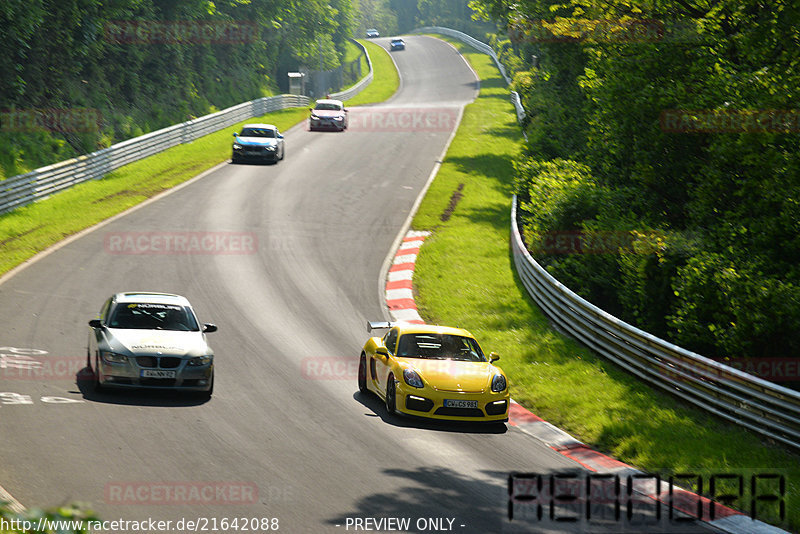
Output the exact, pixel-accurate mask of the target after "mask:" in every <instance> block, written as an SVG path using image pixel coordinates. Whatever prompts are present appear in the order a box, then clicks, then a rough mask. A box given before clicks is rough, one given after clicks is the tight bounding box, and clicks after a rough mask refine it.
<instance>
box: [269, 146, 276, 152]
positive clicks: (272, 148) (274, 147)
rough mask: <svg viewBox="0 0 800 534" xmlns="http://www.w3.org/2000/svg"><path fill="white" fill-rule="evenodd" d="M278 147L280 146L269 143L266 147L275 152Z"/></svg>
mask: <svg viewBox="0 0 800 534" xmlns="http://www.w3.org/2000/svg"><path fill="white" fill-rule="evenodd" d="M276 148H278V147H276V146H275V145H268V146H267V147H266V149H267V150H269V151H272V152H274V151H275V149H276Z"/></svg>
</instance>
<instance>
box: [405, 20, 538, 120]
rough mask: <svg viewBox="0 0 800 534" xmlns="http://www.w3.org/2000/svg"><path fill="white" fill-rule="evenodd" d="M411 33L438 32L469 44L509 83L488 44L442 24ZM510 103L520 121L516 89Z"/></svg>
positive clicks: (522, 116)
mask: <svg viewBox="0 0 800 534" xmlns="http://www.w3.org/2000/svg"><path fill="white" fill-rule="evenodd" d="M411 33H438V34H441V35H446V36H447V37H452V38H453V39H458V40H459V41H461V42H462V43H465V44H468V45H470V46H471V47H472V48H474V49H475V50H477V51H479V52H483V53H484V54H487V55H488V56H489V57H491V58H492V59H493V60H494V64H495V65H497V68H498V70H499V71H500V74H502V75H503V79H504V80H505V81H506V83H507V84H509V85H510V84H511V78H509V77H508V74H506V68H505V67H504V66H503V64H502V63H500V58H498V57H497V54H495V52H494V50H492V47H491V46H489V45H488V44H486V43H482V42H480V41H478V40H477V39H475V38H474V37H471V36H469V35H467V34H466V33H463V32H460V31H458V30H453V29H450V28H443V27H442V26H425V27H423V28H417V29H416V30H413V31H412V32H411ZM511 103H512V104H514V109H515V110H516V112H517V120H518V121H520V122H522V119H524V118H525V108H523V107H522V102H521V100H520V98H519V94H518V93H517V92H516V91H511Z"/></svg>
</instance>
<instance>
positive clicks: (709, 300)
mask: <svg viewBox="0 0 800 534" xmlns="http://www.w3.org/2000/svg"><path fill="white" fill-rule="evenodd" d="M471 6H472V7H473V8H474V9H475V10H476V11H478V12H479V13H481V14H482V15H483V16H485V17H493V18H494V19H495V20H498V21H500V22H501V24H502V25H503V26H504V27H505V28H506V33H507V35H508V37H509V38H510V41H511V45H512V49H513V50H512V51H513V54H516V56H517V57H518V59H516V60H513V61H509V62H508V64H509V65H511V66H512V70H513V71H514V74H515V88H516V89H517V90H518V91H519V92H520V94H521V95H522V96H523V98H524V103H525V107H526V108H527V110H528V112H529V117H528V119H527V121H526V124H525V127H526V129H527V131H528V134H529V144H528V146H527V149H526V153H525V154H523V155H522V156H521V158H522V159H521V161H522V162H523V164H522V165H518V168H520V169H529V168H531V165H534V164H535V163H532V162H536V161H550V160H554V159H555V158H562V159H573V160H576V161H577V162H580V164H581V165H583V166H585V168H586V169H588V170H587V171H586V172H587V174H588V175H591V177H592V180H593V182H594V183H596V184H597V188H593V189H582V190H576V192H575V195H577V196H576V197H575V198H573V200H572V201H570V202H571V203H572V204H573V205H581V204H585V205H589V206H595V208H596V209H595V210H594V211H593V210H588V211H585V214H584V215H585V217H584V218H583V219H582V220H575V219H574V217H573V218H571V219H570V220H569V221H566V220H554V219H551V222H550V226H548V227H546V228H542V229H540V230H541V231H543V232H547V231H559V230H563V229H565V227H563V226H559V225H564V224H568V225H570V226H569V227H570V228H573V227H580V228H582V229H583V230H584V231H587V232H588V231H595V230H598V229H600V230H605V231H628V232H633V233H634V235H640V236H647V235H650V236H652V235H657V236H659V237H658V238H657V239H656V241H657V246H656V247H652V246H650V247H648V246H645V247H644V249H643V250H647V253H641V252H636V251H635V250H625V251H622V252H621V253H619V254H612V255H609V257H607V258H604V259H602V260H601V259H599V258H598V257H596V256H592V255H583V256H580V255H577V256H574V257H568V258H565V257H559V256H550V257H548V256H547V255H545V256H544V257H543V258H542V261H543V262H544V263H546V264H547V265H548V268H549V269H550V270H551V272H553V273H554V274H557V275H558V276H560V277H562V279H564V280H569V281H571V282H573V283H574V284H575V285H576V287H577V288H578V289H579V290H580V291H581V292H582V294H584V295H585V296H587V297H589V298H590V299H593V300H594V301H595V302H598V303H602V304H603V305H606V306H607V307H608V308H609V309H610V310H618V311H619V313H620V314H621V315H622V317H623V318H625V319H627V320H630V321H633V322H635V323H637V324H639V325H640V326H642V327H644V328H646V329H648V330H651V331H653V332H655V333H658V334H659V335H663V336H665V337H667V338H670V339H672V340H674V341H676V342H679V343H681V344H684V345H686V346H688V347H689V348H693V349H695V350H698V351H701V352H704V353H705V354H708V355H710V356H718V357H724V356H726V355H731V356H743V355H752V356H763V355H765V354H766V353H767V352H768V351H773V354H774V351H775V350H776V349H777V350H778V351H779V352H780V354H781V355H786V354H791V353H793V351H794V350H795V349H796V348H798V347H800V332H798V331H797V329H796V328H793V327H791V326H789V325H791V324H800V296H798V291H797V289H796V288H797V287H798V286H800V268H798V265H800V200H798V199H800V179H798V176H800V140H798V136H797V133H798V131H800V126H799V125H800V122H798V118H799V117H800V113H799V112H798V109H797V96H798V95H797V93H798V91H800V89H799V88H800V80H798V76H800V70H799V69H798V66H800V35H799V34H798V33H797V31H796V28H797V27H798V24H799V23H800V18H799V17H800V10H798V6H797V5H796V3H792V2H787V1H783V0H776V1H775V2H771V3H769V4H764V3H763V2H761V1H759V0H741V1H740V0H722V1H720V2H713V3H711V2H705V1H699V0H696V1H686V0H602V1H601V0H572V1H562V2H556V1H553V0H522V1H514V2H511V1H506V0H475V1H473V2H472V3H471ZM495 43H496V45H497V46H498V48H499V49H503V48H504V47H505V45H503V40H502V38H498V39H496V40H495ZM503 53H504V54H505V55H506V56H507V55H509V51H508V50H504V52H503ZM533 56H535V58H534V57H533ZM561 174H563V171H562V172H561ZM520 179H521V182H523V184H524V187H525V189H526V190H531V189H533V190H536V188H537V185H536V184H537V183H539V182H540V181H541V180H545V176H544V175H542V174H541V173H531V172H525V173H522V174H521V175H520ZM562 179H564V180H566V179H567V175H564V176H562ZM547 180H551V181H552V176H551V177H549V178H547ZM598 191H599V192H600V197H598ZM539 201H540V202H541V204H539V207H538V208H534V210H533V211H534V212H533V213H531V214H530V218H531V220H542V217H543V216H544V215H545V214H552V213H555V212H557V210H558V209H562V208H564V207H565V205H564V202H565V200H564V197H563V196H562V197H559V196H553V197H548V196H546V195H545V196H544V197H542V198H540V199H539ZM549 204H552V205H549ZM534 206H535V203H534ZM558 206H561V208H558ZM554 210H556V211H554ZM535 212H540V213H539V214H538V215H537V214H536V213H535ZM645 241H647V238H642V239H641V240H640V244H642V243H643V242H645ZM604 277H605V278H606V280H605V281H604V280H603V278H604ZM567 285H569V283H568V284H567ZM767 347H769V349H767Z"/></svg>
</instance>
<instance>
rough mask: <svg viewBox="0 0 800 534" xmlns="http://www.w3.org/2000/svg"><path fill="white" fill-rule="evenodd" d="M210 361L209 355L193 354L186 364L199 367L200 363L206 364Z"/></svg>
mask: <svg viewBox="0 0 800 534" xmlns="http://www.w3.org/2000/svg"><path fill="white" fill-rule="evenodd" d="M209 363H211V356H195V357H194V358H192V359H190V360H189V363H187V365H189V366H191V367H200V366H201V365H208V364H209Z"/></svg>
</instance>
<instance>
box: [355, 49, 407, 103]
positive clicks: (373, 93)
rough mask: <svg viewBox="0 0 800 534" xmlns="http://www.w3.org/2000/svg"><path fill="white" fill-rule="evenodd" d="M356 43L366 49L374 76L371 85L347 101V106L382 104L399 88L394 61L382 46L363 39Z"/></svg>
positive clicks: (398, 76)
mask: <svg viewBox="0 0 800 534" xmlns="http://www.w3.org/2000/svg"><path fill="white" fill-rule="evenodd" d="M358 42H359V43H361V44H363V45H364V46H365V47H366V48H367V51H368V52H369V57H370V59H371V60H372V69H373V71H374V74H373V77H372V83H370V84H369V85H368V86H367V87H366V88H365V89H364V90H363V91H361V92H360V93H358V94H357V95H356V96H354V97H353V98H351V99H350V100H347V105H348V106H362V105H364V104H374V103H376V102H383V101H384V100H386V99H388V98H389V97H391V96H392V95H393V94H395V93H396V92H397V89H398V88H399V87H400V75H399V74H398V73H397V68H396V67H395V66H394V61H392V58H391V57H390V56H389V52H387V51H386V50H385V49H384V48H383V47H382V46H378V45H376V44H375V43H371V42H369V41H365V40H364V39H359V40H358ZM364 72H366V65H365V66H364Z"/></svg>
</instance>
